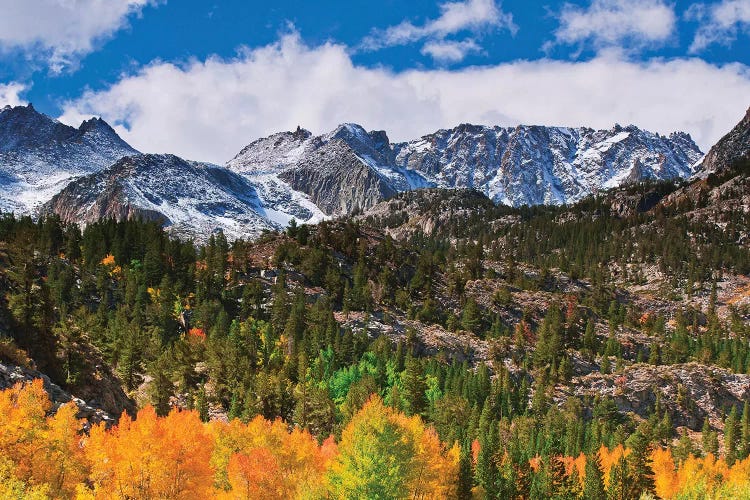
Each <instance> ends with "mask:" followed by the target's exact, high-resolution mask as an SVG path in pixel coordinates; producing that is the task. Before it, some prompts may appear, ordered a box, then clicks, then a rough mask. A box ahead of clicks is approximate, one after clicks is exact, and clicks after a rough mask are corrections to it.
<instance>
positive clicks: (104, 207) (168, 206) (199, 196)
mask: <svg viewBox="0 0 750 500" xmlns="http://www.w3.org/2000/svg"><path fill="white" fill-rule="evenodd" d="M44 212H47V213H52V212H54V213H56V214H58V215H59V216H60V217H61V218H62V219H63V220H64V221H66V222H77V223H84V224H85V223H90V222H94V221H97V220H99V219H103V218H114V219H117V220H123V219H128V218H135V217H137V218H141V219H145V220H159V221H162V223H163V224H164V226H165V227H166V228H167V229H169V230H170V231H171V232H173V233H174V234H176V235H180V236H189V237H192V238H195V239H196V240H198V241H204V240H205V239H207V238H208V236H209V235H210V234H211V233H212V232H215V231H217V230H219V229H221V230H222V231H223V232H224V234H225V235H226V236H227V238H230V239H237V238H245V239H248V238H253V237H256V236H258V235H259V234H260V233H261V232H262V231H263V230H273V229H280V228H282V225H281V224H280V223H278V222H274V219H275V217H274V214H269V213H267V212H266V210H265V208H264V207H263V205H262V203H261V201H260V200H259V198H258V196H257V192H256V191H255V188H254V187H253V186H252V185H251V184H250V183H249V182H248V181H247V180H246V179H245V178H244V177H242V176H240V175H238V174H236V173H233V172H231V171H229V170H227V169H225V168H222V167H218V166H215V165H209V164H205V163H197V162H191V161H186V160H183V159H181V158H178V157H177V156H173V155H151V154H146V155H135V156H129V157H125V158H122V159H121V160H119V161H117V162H116V163H115V164H114V165H112V166H111V167H109V168H106V169H104V170H102V171H100V172H97V173H94V174H91V175H88V176H85V177H82V178H80V179H77V180H75V181H74V182H71V183H70V184H69V185H68V186H67V187H66V188H65V189H63V190H62V191H61V192H60V193H58V194H57V195H55V196H54V197H53V198H52V200H51V201H50V202H48V203H47V204H46V205H45V206H44Z"/></svg>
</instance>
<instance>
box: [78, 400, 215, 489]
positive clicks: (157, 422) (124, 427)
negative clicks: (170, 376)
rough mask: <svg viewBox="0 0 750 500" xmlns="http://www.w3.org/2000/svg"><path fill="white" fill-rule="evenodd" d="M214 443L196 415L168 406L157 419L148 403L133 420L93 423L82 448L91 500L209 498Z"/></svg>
mask: <svg viewBox="0 0 750 500" xmlns="http://www.w3.org/2000/svg"><path fill="white" fill-rule="evenodd" d="M212 448H213V443H212V439H211V436H210V435H209V434H208V433H207V432H206V429H205V427H204V426H203V423H202V422H201V420H200V418H199V416H198V414H197V413H196V412H193V411H184V412H181V411H178V410H173V411H172V412H170V413H169V415H167V416H166V417H164V418H158V417H157V416H156V412H155V411H154V409H153V408H152V407H150V406H148V407H146V408H144V409H143V410H141V411H139V412H138V416H137V419H136V420H133V419H131V418H130V417H129V416H128V415H127V414H123V416H122V417H121V419H120V423H119V425H118V426H117V427H115V428H113V429H112V430H111V431H108V430H107V429H106V428H105V427H104V426H103V425H99V426H96V427H94V428H93V429H92V430H91V436H90V438H89V440H88V443H87V446H86V456H87V457H88V458H89V460H90V462H91V477H90V480H91V482H92V484H93V493H94V495H95V497H96V498H107V499H109V498H208V497H209V496H211V493H212V491H213V488H212V479H213V471H212V470H211V468H210V467H209V459H210V456H211V451H212Z"/></svg>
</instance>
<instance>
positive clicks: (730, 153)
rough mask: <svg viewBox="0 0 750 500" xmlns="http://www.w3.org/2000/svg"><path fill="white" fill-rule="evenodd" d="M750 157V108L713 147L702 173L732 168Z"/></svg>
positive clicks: (707, 156)
mask: <svg viewBox="0 0 750 500" xmlns="http://www.w3.org/2000/svg"><path fill="white" fill-rule="evenodd" d="M748 158H750V109H748V110H747V112H746V113H745V116H744V117H743V118H742V120H740V122H739V123H738V124H737V125H736V126H735V127H734V128H733V129H732V130H731V131H730V132H729V133H728V134H727V135H725V136H724V137H722V138H721V139H720V140H719V142H717V143H716V145H714V147H712V148H711V150H710V151H709V152H708V154H707V155H706V158H705V160H703V165H702V172H701V174H710V173H712V172H718V171H721V170H725V169H728V168H731V167H732V166H734V165H735V164H736V163H738V162H740V161H742V160H745V159H748Z"/></svg>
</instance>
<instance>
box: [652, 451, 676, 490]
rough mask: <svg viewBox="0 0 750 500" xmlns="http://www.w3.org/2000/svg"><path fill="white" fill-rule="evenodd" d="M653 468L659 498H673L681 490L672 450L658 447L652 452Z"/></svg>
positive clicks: (655, 487)
mask: <svg viewBox="0 0 750 500" xmlns="http://www.w3.org/2000/svg"><path fill="white" fill-rule="evenodd" d="M651 470H653V471H654V490H655V492H656V494H657V495H658V496H659V498H673V497H674V496H675V495H676V494H677V492H678V490H679V483H678V481H677V471H676V470H675V464H674V459H673V458H672V452H671V451H670V450H668V449H666V450H665V449H662V448H656V449H655V450H654V451H653V452H652V453H651Z"/></svg>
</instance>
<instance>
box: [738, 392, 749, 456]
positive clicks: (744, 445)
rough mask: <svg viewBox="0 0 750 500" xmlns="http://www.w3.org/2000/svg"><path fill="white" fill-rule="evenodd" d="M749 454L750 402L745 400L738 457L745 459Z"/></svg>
mask: <svg viewBox="0 0 750 500" xmlns="http://www.w3.org/2000/svg"><path fill="white" fill-rule="evenodd" d="M748 456H750V402H748V401H745V405H744V406H743V408H742V419H741V420H740V445H739V449H738V456H737V458H739V459H740V460H744V459H745V458H747V457H748Z"/></svg>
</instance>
